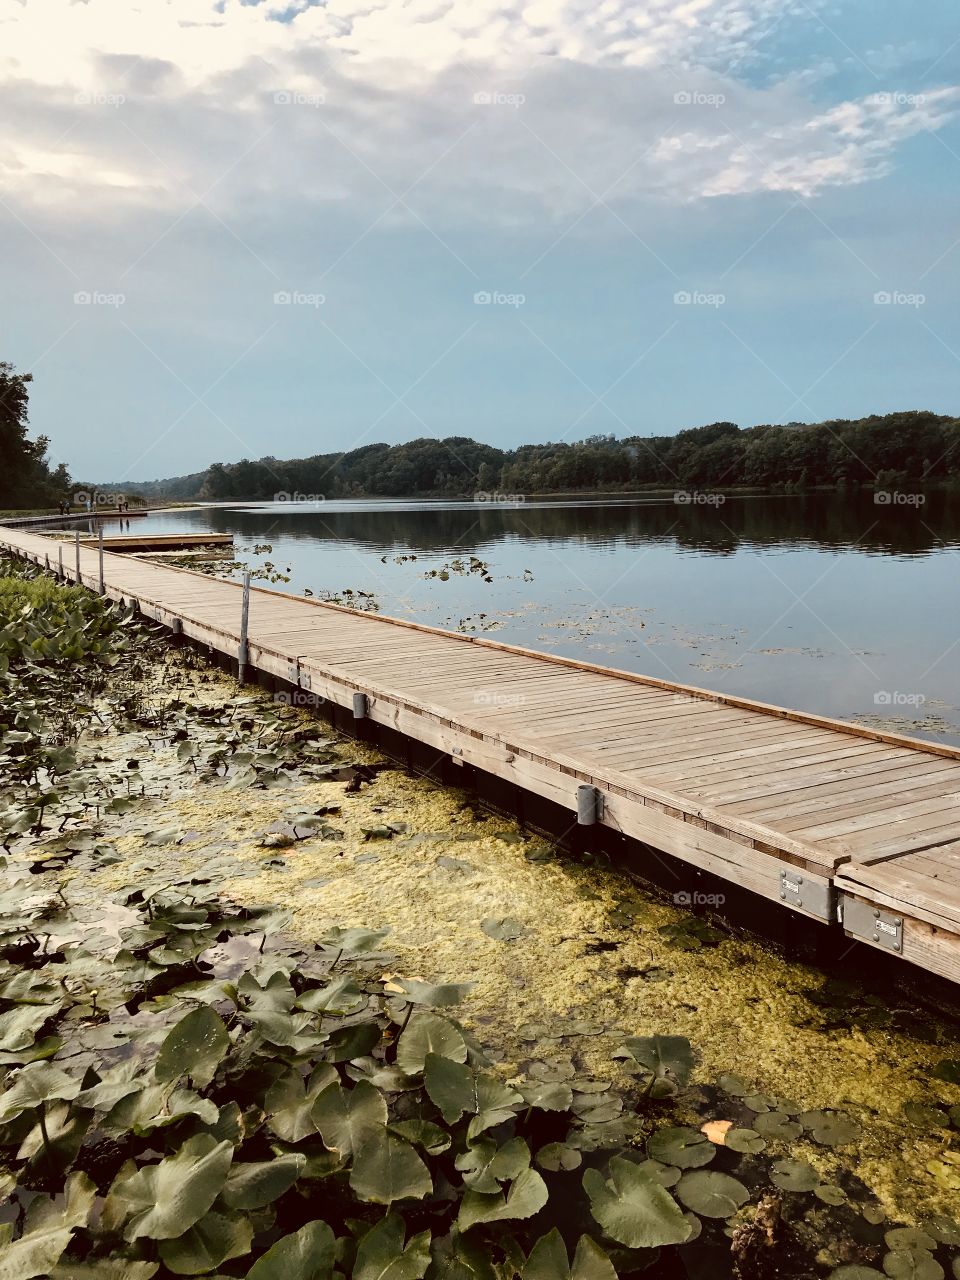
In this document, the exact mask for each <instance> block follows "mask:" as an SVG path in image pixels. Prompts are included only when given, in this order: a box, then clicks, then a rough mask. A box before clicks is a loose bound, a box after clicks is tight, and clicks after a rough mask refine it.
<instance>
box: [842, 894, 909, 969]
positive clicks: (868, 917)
mask: <svg viewBox="0 0 960 1280" xmlns="http://www.w3.org/2000/svg"><path fill="white" fill-rule="evenodd" d="M843 927H844V929H845V930H846V932H847V933H849V934H850V935H851V936H852V937H854V938H862V939H863V940H864V942H872V943H874V945H875V946H878V947H883V948H884V949H885V950H886V951H896V952H897V954H898V955H902V954H903V916H898V915H896V914H895V913H894V912H893V911H884V910H883V909H882V908H880V907H874V906H871V905H870V903H869V902H863V901H862V900H861V899H860V898H853V897H851V896H850V895H849V894H844V896H843Z"/></svg>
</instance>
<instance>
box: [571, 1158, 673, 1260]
mask: <svg viewBox="0 0 960 1280" xmlns="http://www.w3.org/2000/svg"><path fill="white" fill-rule="evenodd" d="M583 1189H584V1190H585V1191H586V1193H587V1195H588V1196H589V1197H590V1212H591V1213H592V1214H593V1216H594V1218H595V1219H596V1220H597V1222H599V1224H600V1226H601V1227H602V1228H603V1230H604V1232H605V1233H606V1234H607V1235H608V1236H609V1237H610V1239H611V1240H616V1241H617V1242H618V1243H619V1244H624V1245H626V1246H627V1247H628V1248H630V1249H640V1248H643V1249H654V1248H657V1247H658V1246H660V1245H668V1244H682V1243H683V1242H684V1241H685V1240H687V1239H688V1238H689V1236H690V1224H689V1222H687V1220H686V1219H685V1218H684V1216H683V1212H682V1211H681V1209H680V1206H679V1205H678V1204H677V1202H676V1201H675V1200H674V1198H673V1196H671V1195H670V1193H669V1191H667V1190H666V1188H665V1187H663V1186H661V1184H660V1183H659V1182H658V1181H657V1179H656V1178H655V1177H653V1175H652V1174H651V1173H650V1171H649V1170H647V1169H644V1168H642V1167H641V1166H640V1165H637V1164H634V1163H633V1162H632V1161H630V1160H624V1159H622V1158H620V1157H619V1156H614V1157H613V1159H612V1160H611V1161H610V1163H609V1164H608V1166H607V1174H606V1177H605V1176H604V1175H603V1174H602V1173H601V1172H600V1170H599V1169H588V1170H587V1171H586V1173H585V1174H584V1175H583Z"/></svg>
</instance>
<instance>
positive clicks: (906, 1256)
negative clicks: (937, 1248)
mask: <svg viewBox="0 0 960 1280" xmlns="http://www.w3.org/2000/svg"><path fill="white" fill-rule="evenodd" d="M883 1270H884V1272H885V1273H886V1275H888V1276H889V1277H890V1280H943V1276H944V1272H943V1267H941V1265H940V1263H939V1262H938V1261H937V1260H936V1258H934V1257H932V1256H931V1255H930V1254H929V1253H927V1252H926V1251H925V1250H923V1249H919V1250H912V1249H911V1250H906V1249H904V1250H895V1251H893V1252H892V1253H888V1254H886V1255H885V1256H884V1259H883Z"/></svg>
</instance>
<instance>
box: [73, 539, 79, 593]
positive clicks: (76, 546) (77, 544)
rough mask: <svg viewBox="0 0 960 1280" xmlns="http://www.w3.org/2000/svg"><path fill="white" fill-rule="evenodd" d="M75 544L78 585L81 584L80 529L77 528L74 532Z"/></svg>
mask: <svg viewBox="0 0 960 1280" xmlns="http://www.w3.org/2000/svg"><path fill="white" fill-rule="evenodd" d="M73 546H74V550H75V551H76V553H77V586H78V587H79V585H80V530H79V529H75V530H74V534H73Z"/></svg>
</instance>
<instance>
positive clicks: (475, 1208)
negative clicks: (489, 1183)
mask: <svg viewBox="0 0 960 1280" xmlns="http://www.w3.org/2000/svg"><path fill="white" fill-rule="evenodd" d="M547 1198H548V1193H547V1186H546V1183H545V1182H544V1181H543V1179H542V1178H541V1177H540V1175H539V1173H537V1171H536V1170H535V1169H524V1171H523V1172H522V1173H521V1174H520V1175H519V1176H518V1177H517V1178H515V1179H514V1180H513V1182H511V1183H510V1187H509V1190H508V1191H507V1193H506V1195H503V1194H497V1195H481V1194H480V1193H479V1192H477V1191H469V1190H468V1191H467V1192H466V1193H465V1195H464V1197H463V1199H462V1200H461V1202H460V1212H459V1214H458V1215H457V1227H458V1229H459V1230H460V1231H469V1230H470V1228H471V1227H473V1226H476V1225H477V1224H478V1223H481V1222H505V1221H508V1220H509V1219H511V1218H532V1217H533V1216H534V1214H537V1213H539V1212H540V1210H541V1209H542V1208H543V1206H544V1205H545V1204H546V1203H547Z"/></svg>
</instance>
